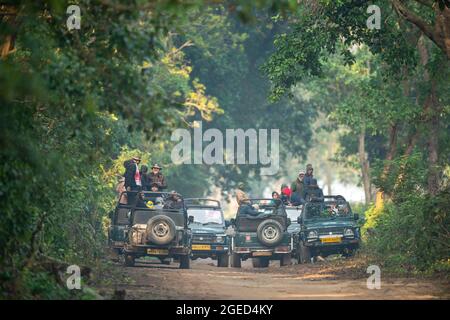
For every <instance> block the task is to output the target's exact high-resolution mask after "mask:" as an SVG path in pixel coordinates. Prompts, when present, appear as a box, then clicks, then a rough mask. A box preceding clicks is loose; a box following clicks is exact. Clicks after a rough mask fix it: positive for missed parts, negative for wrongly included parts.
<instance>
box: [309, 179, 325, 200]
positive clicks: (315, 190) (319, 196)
mask: <svg viewBox="0 0 450 320" xmlns="http://www.w3.org/2000/svg"><path fill="white" fill-rule="evenodd" d="M305 200H306V201H323V200H324V198H323V191H322V189H320V188H319V186H318V185H317V180H316V179H311V184H310V185H309V186H308V187H307V188H306V193H305Z"/></svg>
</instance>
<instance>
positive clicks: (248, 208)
mask: <svg viewBox="0 0 450 320" xmlns="http://www.w3.org/2000/svg"><path fill="white" fill-rule="evenodd" d="M255 207H256V208H255ZM255 207H254V206H252V205H251V203H250V202H245V203H243V204H242V205H241V206H240V207H239V209H238V215H241V214H243V215H250V216H257V215H258V214H259V212H258V209H259V206H258V205H256V204H255Z"/></svg>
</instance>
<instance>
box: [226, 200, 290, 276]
mask: <svg viewBox="0 0 450 320" xmlns="http://www.w3.org/2000/svg"><path fill="white" fill-rule="evenodd" d="M231 223H232V225H233V227H234V231H235V232H234V235H233V236H232V238H231V240H232V244H231V250H232V255H231V265H232V267H235V268H240V267H241V261H242V260H247V259H248V258H251V259H252V263H253V267H255V268H266V267H268V266H269V262H270V260H279V261H280V266H285V265H290V264H291V252H292V247H293V241H292V237H291V234H290V233H289V232H288V231H287V228H288V226H289V225H290V219H289V218H288V217H287V214H286V209H285V206H284V204H283V203H282V202H281V201H280V200H272V199H249V202H248V203H246V204H242V205H241V206H240V207H239V209H238V212H237V215H236V218H235V219H232V220H231Z"/></svg>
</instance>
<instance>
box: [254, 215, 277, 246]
mask: <svg viewBox="0 0 450 320" xmlns="http://www.w3.org/2000/svg"><path fill="white" fill-rule="evenodd" d="M256 236H257V237H258V240H259V242H261V243H262V244H263V245H266V246H268V247H274V246H276V245H277V244H279V243H280V242H281V240H282V239H283V226H282V225H281V223H279V222H278V221H276V220H273V219H268V220H264V221H263V222H261V223H260V224H259V226H258V229H257V230H256Z"/></svg>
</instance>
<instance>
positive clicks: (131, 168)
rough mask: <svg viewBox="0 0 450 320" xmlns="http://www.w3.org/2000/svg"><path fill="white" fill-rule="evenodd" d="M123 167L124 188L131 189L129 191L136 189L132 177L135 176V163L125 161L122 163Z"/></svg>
mask: <svg viewBox="0 0 450 320" xmlns="http://www.w3.org/2000/svg"><path fill="white" fill-rule="evenodd" d="M123 166H124V167H125V173H124V174H123V176H124V178H125V188H128V187H131V189H136V187H137V185H136V181H135V180H134V175H135V174H136V163H135V162H134V161H133V160H127V161H125V162H124V163H123Z"/></svg>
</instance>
